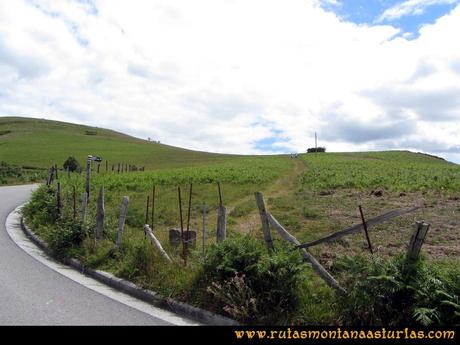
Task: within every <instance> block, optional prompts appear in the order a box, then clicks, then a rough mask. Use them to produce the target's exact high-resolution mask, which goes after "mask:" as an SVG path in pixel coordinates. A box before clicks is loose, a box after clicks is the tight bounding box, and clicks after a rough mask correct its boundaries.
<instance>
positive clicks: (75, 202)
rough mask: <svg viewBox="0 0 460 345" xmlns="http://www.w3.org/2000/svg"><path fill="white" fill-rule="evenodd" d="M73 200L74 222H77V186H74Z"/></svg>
mask: <svg viewBox="0 0 460 345" xmlns="http://www.w3.org/2000/svg"><path fill="white" fill-rule="evenodd" d="M72 192H73V193H72V199H73V221H74V222H75V221H76V220H77V191H76V189H75V186H73V191H72Z"/></svg>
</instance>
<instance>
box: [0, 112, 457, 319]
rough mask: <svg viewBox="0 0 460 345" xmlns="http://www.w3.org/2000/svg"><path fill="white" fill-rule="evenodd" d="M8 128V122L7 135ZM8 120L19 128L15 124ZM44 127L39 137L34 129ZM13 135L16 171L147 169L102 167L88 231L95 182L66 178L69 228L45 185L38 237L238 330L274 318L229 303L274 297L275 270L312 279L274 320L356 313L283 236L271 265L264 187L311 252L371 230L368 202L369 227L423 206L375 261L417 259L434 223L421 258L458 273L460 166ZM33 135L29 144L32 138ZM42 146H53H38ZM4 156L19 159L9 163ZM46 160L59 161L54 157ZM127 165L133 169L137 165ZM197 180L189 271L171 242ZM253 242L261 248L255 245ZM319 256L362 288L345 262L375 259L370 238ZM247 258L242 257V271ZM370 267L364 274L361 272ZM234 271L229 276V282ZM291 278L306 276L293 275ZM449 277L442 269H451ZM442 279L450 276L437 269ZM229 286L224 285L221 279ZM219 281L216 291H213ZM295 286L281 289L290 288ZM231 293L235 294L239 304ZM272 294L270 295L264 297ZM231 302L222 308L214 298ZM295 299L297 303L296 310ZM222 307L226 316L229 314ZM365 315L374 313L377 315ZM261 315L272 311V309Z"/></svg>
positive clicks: (6, 139) (387, 234)
mask: <svg viewBox="0 0 460 345" xmlns="http://www.w3.org/2000/svg"><path fill="white" fill-rule="evenodd" d="M1 120H2V119H1V118H0V130H1V129H2V127H1V123H2V122H1ZM15 121H17V122H15ZM34 121H35V120H33V121H32V122H34ZM3 122H4V123H7V121H5V120H4V119H3ZM29 122H30V121H29ZM34 126H35V127H36V128H37V130H36V132H35V130H34V129H33V127H34ZM3 128H8V129H7V130H11V132H10V133H7V134H3V135H2V136H0V150H3V151H0V154H1V155H2V156H1V157H2V158H1V160H5V161H6V162H8V163H12V164H17V165H21V166H24V165H33V166H37V167H39V166H41V167H47V166H49V165H51V164H54V163H56V162H57V163H59V162H61V161H62V162H63V161H64V160H65V158H67V157H68V156H70V155H74V156H75V157H77V158H78V159H79V160H80V161H81V162H83V159H82V158H80V157H83V158H84V157H85V156H86V154H88V153H90V152H91V153H96V152H97V154H99V155H101V156H102V157H103V158H104V159H106V157H108V158H107V159H109V161H111V162H112V161H113V162H118V161H119V162H124V163H126V164H136V165H138V166H146V171H137V172H129V173H117V172H112V171H108V172H106V171H105V169H104V168H102V169H101V172H100V173H99V174H97V173H96V171H95V169H94V167H93V173H92V188H91V194H90V195H91V198H90V205H89V210H88V216H87V221H86V223H85V224H83V225H82V224H80V223H79V221H78V212H77V220H76V221H74V220H73V212H74V211H73V189H74V188H75V190H76V195H77V208H79V204H80V200H81V195H82V193H83V191H84V182H85V173H83V174H81V175H80V174H78V173H72V174H71V176H70V177H68V176H67V174H64V173H62V172H61V173H60V179H59V181H60V182H61V185H62V196H63V207H64V209H63V212H62V215H61V217H60V218H57V217H56V215H55V214H54V216H53V212H54V211H55V210H54V205H55V199H54V194H53V193H54V188H55V184H54V185H53V186H52V187H51V192H50V193H49V192H48V191H47V188H46V187H42V188H40V190H39V191H38V192H37V193H36V194H35V196H34V197H33V199H32V201H31V203H30V204H29V206H27V207H26V209H25V210H24V215H25V217H26V218H27V221H28V222H29V223H30V224H31V225H32V227H33V228H34V229H35V230H36V231H37V232H38V233H39V234H40V235H41V236H42V237H43V238H44V239H45V240H47V241H48V242H51V243H52V246H53V248H55V249H56V252H57V253H58V254H59V255H65V256H74V257H77V258H78V259H80V260H81V261H82V262H83V263H85V264H86V265H88V266H91V267H95V268H99V269H104V270H108V271H110V272H112V273H114V274H116V275H117V276H120V277H123V278H126V279H129V280H132V281H134V282H136V283H137V284H140V285H142V286H144V287H146V288H150V289H153V290H155V291H159V292H160V293H162V294H163V295H166V296H171V297H174V298H177V299H180V300H183V301H186V302H188V303H192V304H195V305H198V306H200V307H203V308H207V309H209V310H213V311H215V312H219V313H222V314H224V315H228V316H232V317H235V318H237V319H240V320H251V318H250V317H249V316H250V315H252V314H251V313H253V314H254V315H258V316H259V317H260V318H262V319H263V317H264V316H263V315H262V314H264V315H268V314H270V313H271V312H270V311H266V310H265V309H264V308H262V307H261V306H262V304H259V305H258V306H257V308H256V306H251V305H246V306H245V308H243V309H244V310H240V309H238V308H236V310H237V311H235V309H234V308H233V309H231V310H232V311H231V312H229V309H228V306H229V305H233V304H232V303H236V304H237V305H238V303H239V302H238V301H229V300H225V298H227V297H225V296H228V295H230V296H235V298H237V296H241V294H240V292H241V291H243V292H245V294H244V296H246V299H245V300H248V299H249V300H251V299H250V298H249V297H248V296H251V293H255V292H254V291H259V290H258V289H261V290H260V291H266V290H267V289H269V288H268V287H267V286H261V285H260V284H259V283H260V282H261V281H265V280H267V281H270V279H271V278H270V277H273V276H274V275H273V274H274V273H273V272H278V273H277V274H280V275H283V274H285V273H286V272H290V273H289V274H290V275H291V276H292V277H298V276H297V274H298V273H299V272H301V274H300V276H299V277H300V278H299V279H297V278H296V279H297V280H295V282H294V280H293V281H292V282H291V283H289V284H295V286H296V287H295V289H294V290H295V293H293V294H291V297H292V300H290V302H292V303H291V304H292V305H293V306H295V308H294V307H293V308H291V309H289V313H287V311H286V310H287V309H286V310H283V308H281V307H280V308H279V309H277V310H276V311H273V316H274V317H275V316H276V317H277V319H276V320H268V321H267V322H271V323H273V322H274V323H280V322H281V323H283V322H287V323H300V324H303V323H321V324H336V323H342V322H343V320H344V319H343V317H344V316H343V315H342V314H343V311H344V310H348V309H346V308H348V306H343V304H341V303H342V302H343V301H342V302H341V300H340V299H337V297H336V296H335V294H334V292H333V291H332V290H331V289H330V288H329V287H328V286H327V285H326V284H325V283H324V282H323V281H322V280H321V279H320V278H319V277H318V276H317V275H316V274H315V273H314V272H313V271H312V270H311V268H309V267H308V266H307V265H301V264H299V263H297V261H296V260H297V259H296V258H293V257H292V256H291V254H292V253H295V252H292V251H291V250H290V248H289V246H286V244H284V243H283V242H282V241H281V239H280V238H279V237H278V235H277V234H276V233H273V236H274V239H275V247H276V248H279V251H277V253H276V255H274V256H273V257H271V258H270V257H267V253H266V251H265V250H264V248H263V246H262V248H261V247H260V246H261V245H262V244H263V239H262V238H263V237H262V231H261V224H260V217H259V213H258V210H257V207H256V204H255V201H254V192H255V191H262V192H263V193H264V196H265V200H266V204H267V208H268V210H269V212H271V213H272V214H273V215H274V216H275V217H276V218H277V219H278V220H279V221H280V223H281V224H283V225H284V226H285V227H286V229H287V230H289V231H290V232H291V233H292V234H293V235H294V236H296V237H297V238H298V239H299V240H300V241H301V242H306V241H311V240H315V239H318V238H320V237H322V236H324V235H327V234H330V233H332V232H335V231H338V230H341V229H343V228H346V227H349V226H351V225H354V224H357V223H360V222H361V219H360V216H359V213H358V206H359V205H362V207H363V210H364V214H365V217H366V218H367V219H370V218H373V217H375V216H378V215H380V214H382V213H385V212H388V211H391V210H395V209H402V208H408V207H412V206H418V207H419V209H418V210H417V211H415V212H413V213H410V214H407V215H404V216H402V217H398V218H395V219H393V220H391V221H389V222H386V223H383V224H381V225H378V226H376V227H374V228H372V229H371V231H370V238H371V241H372V243H373V246H374V248H375V251H376V257H378V258H380V259H381V260H393V259H394V258H398V257H400V256H401V255H402V254H403V253H404V252H405V250H406V245H407V243H408V241H409V239H410V236H411V234H412V225H413V223H414V222H415V221H417V220H424V221H426V222H428V223H430V224H431V228H430V231H429V233H428V236H427V239H426V242H425V244H424V246H423V248H422V251H423V252H424V256H425V257H426V258H427V259H428V260H429V262H430V263H434V264H435V265H439V267H455V266H456V265H458V262H459V261H458V258H459V254H460V246H459V245H458V243H459V239H460V166H459V165H456V164H452V163H449V162H446V161H444V160H442V159H439V158H436V157H433V156H428V155H424V154H418V153H411V152H407V151H388V152H362V153H309V154H302V155H299V157H298V158H290V157H289V156H288V155H278V156H231V155H218V154H208V153H202V152H194V151H189V150H182V149H178V148H173V147H169V146H164V145H161V144H156V143H149V142H146V141H142V140H138V139H134V138H131V137H128V136H124V135H122V134H119V133H115V132H111V131H106V130H102V129H91V130H92V131H96V132H97V135H86V134H85V133H86V131H88V130H89V129H88V127H82V126H76V125H68V124H63V123H54V122H50V124H49V126H48V125H47V123H46V122H43V121H39V120H37V123H36V124H34V125H32V124H31V123H29V124H28V125H25V124H24V123H21V121H20V120H14V121H11V119H10V124H8V125H5V124H4V127H3ZM5 130H6V129H5ZM5 130H4V131H5ZM27 133H29V134H30V135H26V134H27ZM76 138H81V140H82V141H84V142H86V143H87V145H89V146H80V145H77V146H78V147H76V146H75V144H74V143H75V142H76V141H77V142H78V141H79V140H77V139H76ZM66 140H67V141H66ZM39 142H41V143H45V142H46V143H47V144H46V145H42V146H40V145H38V143H39ZM19 143H22V144H21V145H22V146H20V145H18V144H19ZM53 143H59V145H53ZM30 145H32V146H33V148H31V147H32V146H30ZM66 145H68V146H66ZM11 146H14V147H16V148H17V149H16V153H15V154H14V153H11V152H10V151H11V150H12V149H11V148H10V147H11ZM54 146H58V147H54ZM19 147H20V148H19ZM28 147H29V148H30V150H35V151H34V155H36V156H34V157H32V156H33V155H28V154H27V148H28ZM43 147H47V148H50V147H53V149H52V150H51V149H50V150H51V151H48V153H46V150H45V151H41V148H43ZM123 150H124V151H123ZM38 151H40V152H38ZM4 153H8V155H5V156H4V155H3V154H4ZM44 156H46V157H47V158H43V157H44ZM127 156H129V157H131V158H130V159H132V160H128V159H126V157H127ZM5 157H6V159H5ZM40 157H41V158H40ZM102 167H104V162H103V163H102ZM109 170H110V169H109ZM217 182H220V184H221V187H222V194H223V203H224V205H225V206H226V207H227V210H228V217H227V237H228V241H229V242H228V243H227V244H226V245H219V246H217V245H216V243H215V242H216V239H215V237H216V234H215V232H216V230H215V229H216V223H217V207H218V204H219V196H218V192H217ZM190 184H192V185H193V190H192V207H191V217H190V228H191V229H192V230H196V231H197V245H196V248H194V249H192V250H191V251H190V253H189V258H188V262H187V268H184V266H183V262H182V258H181V249H180V248H176V247H173V246H171V245H170V244H169V241H168V230H169V229H171V228H178V227H179V224H180V222H179V206H178V196H177V187H178V186H180V187H181V191H182V209H183V219H184V225H185V224H186V220H187V205H188V197H189V186H190ZM100 186H104V189H105V207H106V220H105V230H104V240H100V241H98V242H97V243H96V242H95V241H94V227H95V208H96V202H95V201H96V198H97V194H98V190H99V188H100ZM153 186H155V191H156V193H155V209H154V218H153V221H152V219H151V204H150V210H149V220H148V222H149V223H150V224H152V225H153V229H154V232H155V234H156V236H157V237H158V238H159V239H160V241H161V243H162V244H164V247H165V249H166V251H167V252H168V253H170V254H171V256H172V258H173V264H172V265H167V264H166V263H165V262H164V261H163V259H162V258H161V257H159V255H158V253H157V252H156V251H155V250H154V249H153V248H152V246H151V244H150V243H149V242H148V241H147V240H146V239H145V237H144V234H143V231H142V227H143V224H144V223H145V215H146V199H147V196H150V202H151V198H152V196H151V195H152V188H153ZM123 196H129V198H130V202H129V207H128V218H127V222H126V229H125V235H124V238H123V241H122V246H121V248H116V246H115V236H116V231H117V227H118V215H119V210H120V203H121V200H122V197H123ZM203 206H205V208H206V214H205V225H206V233H205V250H206V255H203V252H202V239H203V238H202V234H201V231H202V207H203ZM77 211H78V210H77ZM247 238H249V239H248V240H246V239H247ZM251 241H252V242H251ZM225 242H227V241H225ZM233 245H234V247H232V246H233ZM225 246H228V247H225ZM222 248H225V251H227V252H228V253H233V254H232V255H233V256H232V257H230V256H229V255H230V254H227V256H226V254H225V251H224V249H222ZM277 250H278V249H277ZM310 251H311V253H312V254H313V255H315V256H316V257H317V258H318V259H319V261H320V262H321V263H322V264H323V265H324V266H325V267H326V268H327V269H328V270H330V271H331V272H333V273H334V275H337V277H339V280H340V281H341V282H342V283H343V284H345V285H347V284H351V283H350V281H351V280H350V277H349V276H347V274H346V271H340V269H338V268H337V267H338V263H341V262H342V263H343V262H344V260H345V261H346V258H347V257H349V256H351V257H354V256H358V257H360V256H364V257H366V258H367V259H365V260H369V259H372V258H369V255H368V252H367V244H366V241H365V239H364V237H363V235H362V234H354V235H351V236H346V237H344V238H342V239H340V240H338V241H335V242H332V243H326V244H321V245H319V246H316V247H312V248H311V249H310ZM254 253H257V255H256V254H254ZM235 257H236V258H240V259H241V260H240V261H235V260H237V259H235ZM238 260H239V259H238ZM251 260H256V261H257V260H260V261H257V262H256V261H254V265H252V264H250V263H251V262H253V261H251ZM363 260H364V259H363ZM365 260H364V261H359V263H361V264H362V265H364V266H365V265H368V266H366V267H368V268H369V269H371V268H372V269H375V271H376V272H380V273H381V271H379V270H386V271H385V272H390V271H391V270H392V269H394V267H395V266H391V267H390V266H386V264H383V263H377V262H376V261H375V260H374V259H372V260H374V261H373V262H372V263H366V264H364V262H365ZM395 260H396V259H395ZM241 262H244V263H246V264H244V265H243V266H241V267H240V266H238V265H241ZM366 262H367V261H366ZM385 262H386V261H385ZM356 264H358V261H357V262H356ZM396 264H397V262H396V263H395V265H396ZM232 265H233V266H232ZM235 265H236V266H238V267H240V268H241V269H242V270H243V271H244V270H246V269H248V267H252V268H254V267H255V268H254V270H255V271H251V272H252V273H251V274H254V277H258V278H257V279H254V281H250V280H249V272H246V271H244V272H246V273H245V274H247V277H248V281H247V282H244V281H242V280H241V279H243V278H242V277H241V276H234V277H232V276H231V275H228V274H230V273H228V272H233V271H234V270H235V268H234V266H235ZM344 265H345V264H343V265H342V266H341V267H344ZM346 265H348V266H347V267H348V269H357V268H356V267H355V268H350V262H348V263H347V264H346ZM346 265H345V266H346ZM430 265H431V264H430ZM227 266H228V267H227ZM339 266H340V265H339ZM364 266H360V269H363V267H364ZM206 267H208V268H209V267H214V269H212V271H215V272H217V273H216V274H215V275H209V271H206V269H205V268H206ZM232 267H233V268H232ZM288 267H289V269H288ZM296 267H298V270H297V268H296ZM430 267H431V266H430ZM436 267H437V266H436ZM227 268H228V272H227V271H226V272H227V273H226V275H225V274H223V273H218V272H221V270H224V271H225V270H226V269H227ZM252 268H251V269H252ZM291 268H292V269H294V271H292V272H291V271H289V270H290V269H291ZM286 269H287V270H288V271H286ZM430 269H431V268H430ZM449 269H450V268H449ZM439 270H440V271H439V272H441V271H442V269H441V268H439ZM435 271H436V272H438V268H436V269H435ZM254 272H255V273H254ZM270 272H272V273H270ZM283 272H284V273H283ZM430 272H431V271H430ZM442 272H444V271H442ZM449 272H450V271H449ZM380 273H379V274H380ZM376 274H377V273H376ZM382 274H383V273H382ZM430 274H431V273H430ZM433 274H438V273H433ZM443 274H444V273H443ZM224 278H225V280H221V281H220V280H219V279H224ZM286 279H288V278H286ZM214 283H216V284H217V285H213V284H214ZM251 284H252V285H251ZM273 284H275V282H273ZM353 284H355V285H356V284H357V283H356V282H354V283H353ZM446 284H447V283H446ZM275 285H276V284H275ZM355 285H352V287H353V286H355ZM454 285H455V284H454ZM216 286H218V287H216ZM248 286H249V288H248ZM356 286H357V285H356ZM449 286H450V285H449ZM285 288H286V287H279V289H280V291H284V290H283V289H285ZM372 288H375V287H372ZM219 289H220V290H219ZM222 289H224V290H225V289H227V290H225V291H227V294H223V295H222V294H219V292H222ZM273 289H274V288H273ZM446 289H447V287H446ZM269 290H270V289H269ZM294 290H293V291H294ZM364 290H365V289H364ZM229 291H233V292H232V293H230V294H228V292H229ZM237 291H239V292H238V293H237ZM273 291H274V290H273ZM273 291H272V292H273ZM392 291H393V290H392ZM449 291H450V290H449ZM284 292H286V291H284ZM291 292H292V291H290V293H291ZM260 293H262V292H257V293H256V295H257V294H260ZM273 293H275V292H273ZM372 294H373V293H370V295H372ZM368 297H369V296H368ZM219 298H220V301H221V302H220V303H218V302H216V299H217V300H218V301H219ZM254 298H255V297H254ZM260 299H261V300H263V301H264V303H263V305H264V306H266V304H267V303H268V304H272V303H275V302H274V301H275V300H276V301H278V302H280V300H277V299H276V298H275V297H273V295H269V296H265V295H264V297H262V295H261V297H260ZM222 300H224V301H225V303H223V302H222ZM421 300H422V299H421ZM293 301H295V303H294V302H293ZM222 303H223V304H222ZM280 303H281V302H280ZM286 303H287V304H286V305H289V303H288V301H286ZM282 304H283V303H281V305H282ZM223 305H224V306H227V309H222V308H223ZM241 308H242V307H241ZM251 308H252V309H251ZM362 308H364V309H365V306H362ZM257 310H259V312H258V311H257ZM260 310H265V311H264V312H263V313H261V312H260ZM417 310H418V309H417ZM421 310H424V309H423V308H422V309H421ZM353 312H356V310H353ZM413 312H414V313H416V312H417V311H416V310H414V311H413ZM232 313H233V314H232ZM411 315H412V314H411ZM414 315H415V314H414ZM408 317H409V316H408ZM410 317H412V316H410ZM414 317H415V316H414ZM263 320H264V319H263ZM283 320H284V321H283Z"/></svg>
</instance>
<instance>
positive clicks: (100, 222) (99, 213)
mask: <svg viewBox="0 0 460 345" xmlns="http://www.w3.org/2000/svg"><path fill="white" fill-rule="evenodd" d="M104 218H105V205H104V186H101V188H100V189H99V197H98V198H97V208H96V239H101V238H102V234H103V232H104Z"/></svg>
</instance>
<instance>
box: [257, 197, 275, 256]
mask: <svg viewBox="0 0 460 345" xmlns="http://www.w3.org/2000/svg"><path fill="white" fill-rule="evenodd" d="M255 197H256V204H257V207H258V208H259V215H260V221H261V222H262V231H263V233H264V241H265V245H266V246H267V249H268V251H269V252H271V251H272V250H273V239H272V235H271V233H270V227H269V222H268V218H267V210H266V208H265V201H264V196H263V194H262V193H261V192H255Z"/></svg>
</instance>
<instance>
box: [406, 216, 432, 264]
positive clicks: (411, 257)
mask: <svg viewBox="0 0 460 345" xmlns="http://www.w3.org/2000/svg"><path fill="white" fill-rule="evenodd" d="M429 229H430V224H429V223H425V222H422V221H419V222H416V223H415V224H414V232H413V233H412V236H411V238H410V242H409V247H408V249H407V260H408V261H417V259H418V256H419V254H420V249H421V248H422V245H423V242H424V241H425V237H426V235H427V233H428V230H429Z"/></svg>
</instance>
